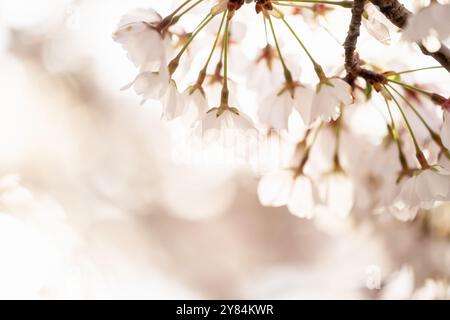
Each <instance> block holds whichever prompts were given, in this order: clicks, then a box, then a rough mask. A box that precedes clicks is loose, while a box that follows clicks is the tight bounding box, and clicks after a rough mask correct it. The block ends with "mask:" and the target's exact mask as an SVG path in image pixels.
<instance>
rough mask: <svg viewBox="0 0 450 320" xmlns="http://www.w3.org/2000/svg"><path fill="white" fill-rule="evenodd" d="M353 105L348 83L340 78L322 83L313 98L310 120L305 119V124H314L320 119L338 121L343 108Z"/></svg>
mask: <svg viewBox="0 0 450 320" xmlns="http://www.w3.org/2000/svg"><path fill="white" fill-rule="evenodd" d="M352 103H353V97H352V89H351V87H350V85H349V84H348V83H347V82H345V81H344V80H342V79H339V78H329V79H327V80H326V81H321V82H320V83H319V84H318V85H317V90H316V94H315V95H314V97H313V101H312V105H311V112H310V115H309V119H307V118H306V119H305V118H304V120H305V123H307V124H308V123H312V122H314V121H315V120H316V119H318V118H320V119H322V120H324V121H331V120H336V119H337V118H339V116H340V114H341V108H342V106H347V105H350V104H352Z"/></svg>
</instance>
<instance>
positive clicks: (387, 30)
mask: <svg viewBox="0 0 450 320" xmlns="http://www.w3.org/2000/svg"><path fill="white" fill-rule="evenodd" d="M364 12H365V14H364V15H363V19H362V22H363V24H364V27H365V28H366V30H367V32H368V33H369V34H370V35H371V36H372V37H374V38H375V39H377V40H378V41H380V42H381V43H383V44H386V45H388V44H390V43H391V30H393V29H394V25H393V24H392V23H391V22H390V21H389V20H388V19H387V18H386V17H385V16H384V15H383V14H382V13H381V12H380V10H378V9H377V8H376V7H375V6H374V5H373V4H372V3H370V2H368V3H366V5H365V6H364Z"/></svg>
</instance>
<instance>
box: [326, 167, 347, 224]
mask: <svg viewBox="0 0 450 320" xmlns="http://www.w3.org/2000/svg"><path fill="white" fill-rule="evenodd" d="M319 192H320V196H321V199H322V202H323V204H324V206H325V207H326V209H327V210H328V211H330V212H332V213H334V214H336V215H337V216H338V217H340V218H345V217H347V216H348V215H349V214H350V212H351V210H352V208H353V205H354V202H355V190H354V185H353V182H352V180H351V179H350V177H349V176H347V175H346V174H345V173H343V172H341V171H336V172H332V173H328V174H325V175H324V176H323V177H322V179H321V181H320V182H319Z"/></svg>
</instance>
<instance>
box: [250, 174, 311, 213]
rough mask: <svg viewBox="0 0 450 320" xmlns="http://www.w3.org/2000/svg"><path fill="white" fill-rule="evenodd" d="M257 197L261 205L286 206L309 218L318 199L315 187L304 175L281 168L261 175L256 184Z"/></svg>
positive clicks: (292, 211) (291, 210)
mask: <svg viewBox="0 0 450 320" xmlns="http://www.w3.org/2000/svg"><path fill="white" fill-rule="evenodd" d="M258 197H259V200H260V202H261V203H262V205H263V206H271V207H282V206H287V207H288V209H289V211H290V212H291V213H292V214H293V215H295V216H297V217H299V218H307V219H311V218H312V217H313V216H314V210H315V206H316V204H317V203H318V201H319V196H318V192H317V190H316V187H315V185H314V183H313V181H312V180H311V178H309V177H308V176H306V175H299V176H297V175H296V174H295V172H294V171H291V170H282V171H279V172H276V173H272V174H268V175H265V176H263V177H262V179H261V181H260V182H259V185H258Z"/></svg>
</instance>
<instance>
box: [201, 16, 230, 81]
mask: <svg viewBox="0 0 450 320" xmlns="http://www.w3.org/2000/svg"><path fill="white" fill-rule="evenodd" d="M226 17H227V12H224V13H223V17H222V21H221V22H220V26H219V30H218V31H217V34H216V39H215V40H214V44H213V47H212V49H211V52H210V53H209V56H208V60H206V63H205V66H204V67H203V70H204V71H205V72H206V69H207V68H208V66H209V63H210V62H211V59H212V56H213V54H214V51H215V50H216V47H217V43H218V42H219V38H220V34H221V32H222V28H223V24H224V22H225V19H226Z"/></svg>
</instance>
